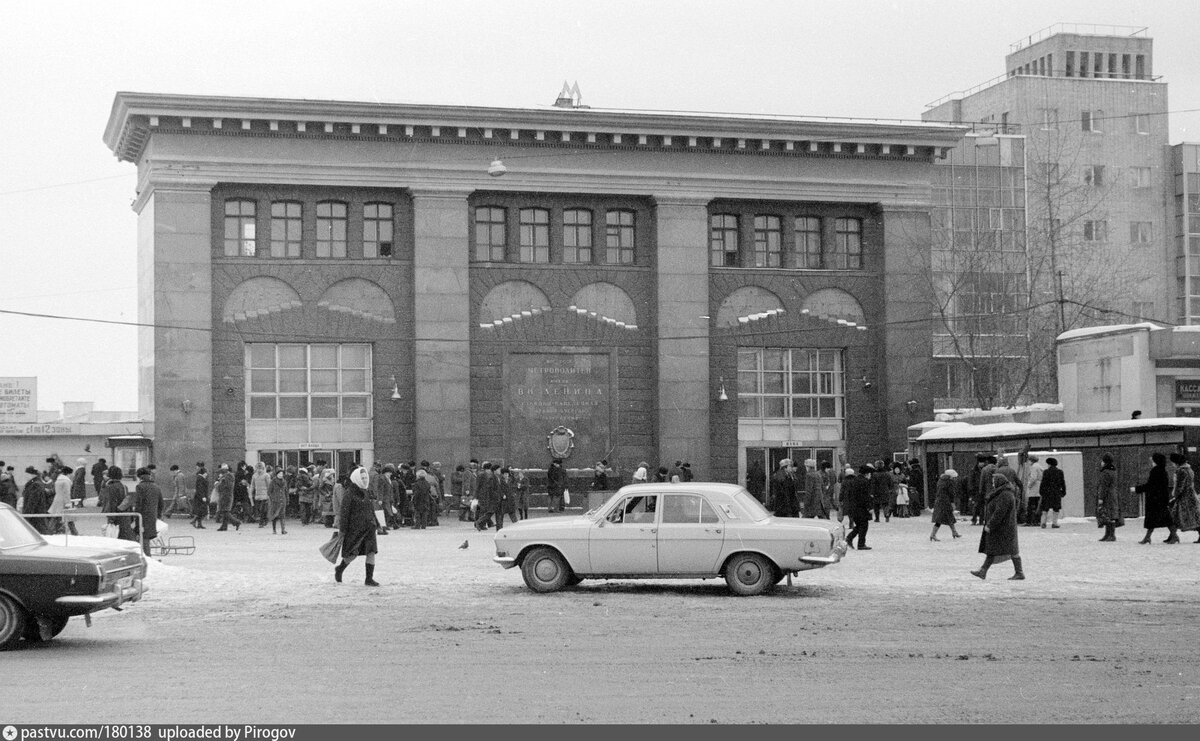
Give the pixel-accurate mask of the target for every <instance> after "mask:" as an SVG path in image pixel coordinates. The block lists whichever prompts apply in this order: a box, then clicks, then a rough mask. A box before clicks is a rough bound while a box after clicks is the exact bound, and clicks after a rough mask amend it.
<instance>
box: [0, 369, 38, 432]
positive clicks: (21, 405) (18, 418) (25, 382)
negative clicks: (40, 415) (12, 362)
mask: <svg viewBox="0 0 1200 741" xmlns="http://www.w3.org/2000/svg"><path fill="white" fill-rule="evenodd" d="M0 422H37V377H36V376H5V377H3V378H0Z"/></svg>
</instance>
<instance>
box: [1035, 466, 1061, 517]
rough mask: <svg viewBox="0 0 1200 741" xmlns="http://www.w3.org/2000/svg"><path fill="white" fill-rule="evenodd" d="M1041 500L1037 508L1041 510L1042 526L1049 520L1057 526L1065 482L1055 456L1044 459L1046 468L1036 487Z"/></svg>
mask: <svg viewBox="0 0 1200 741" xmlns="http://www.w3.org/2000/svg"><path fill="white" fill-rule="evenodd" d="M1038 493H1039V494H1040V495H1041V501H1040V502H1038V509H1040V510H1041V512H1042V527H1043V528H1045V527H1046V523H1047V522H1050V524H1051V527H1058V512H1059V510H1061V509H1062V500H1063V497H1064V496H1066V495H1067V482H1066V479H1065V478H1064V477H1063V472H1062V469H1061V468H1059V467H1058V459H1057V458H1047V459H1046V470H1045V471H1042V484H1041V486H1039V487H1038Z"/></svg>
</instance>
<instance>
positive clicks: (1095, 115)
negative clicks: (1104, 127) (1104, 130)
mask: <svg viewBox="0 0 1200 741" xmlns="http://www.w3.org/2000/svg"><path fill="white" fill-rule="evenodd" d="M1102 113H1103V111H1081V112H1080V114H1079V118H1080V123H1081V124H1082V127H1083V130H1084V131H1091V132H1094V133H1099V132H1100V119H1101V114H1102Z"/></svg>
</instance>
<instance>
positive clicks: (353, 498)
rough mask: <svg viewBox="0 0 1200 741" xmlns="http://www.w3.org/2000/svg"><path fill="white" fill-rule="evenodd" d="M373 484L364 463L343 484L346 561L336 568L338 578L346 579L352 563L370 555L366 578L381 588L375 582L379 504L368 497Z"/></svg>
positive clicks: (341, 525)
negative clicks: (368, 490) (360, 557)
mask: <svg viewBox="0 0 1200 741" xmlns="http://www.w3.org/2000/svg"><path fill="white" fill-rule="evenodd" d="M369 485H370V482H369V477H368V476H367V470H366V469H365V468H363V467H362V466H359V467H358V468H356V469H354V471H353V472H352V473H351V474H350V476H349V479H348V480H347V481H346V483H345V486H344V487H343V493H342V506H341V511H340V513H339V515H338V527H339V528H341V529H340V530H339V531H338V532H339V533H340V534H341V536H342V562H341V563H339V564H338V565H337V567H335V568H334V570H333V578H334V580H335V581H338V582H340V581H341V580H342V574H343V573H344V572H345V571H346V567H347V566H349V565H350V562H351V561H353V560H354V559H355V558H358V557H359V556H366V560H367V578H366V579H365V580H364V581H363V584H366V585H367V586H368V587H377V586H379V582H377V581H375V554H376V553H378V552H379V545H378V543H377V541H376V539H375V530H376V525H377V523H376V521H375V507H374V505H372V504H371V500H370V498H368V497H367V491H366V490H367V487H368V486H369Z"/></svg>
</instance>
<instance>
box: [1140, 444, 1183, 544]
mask: <svg viewBox="0 0 1200 741" xmlns="http://www.w3.org/2000/svg"><path fill="white" fill-rule="evenodd" d="M1150 460H1151V462H1153V463H1154V466H1153V468H1151V469H1150V475H1149V476H1147V477H1146V483H1144V484H1138V485H1137V487H1136V491H1137V493H1139V494H1145V495H1146V518H1145V520H1144V521H1143V525H1144V526H1145V528H1146V537H1144V538H1142V539H1141V540H1139V541H1138V543H1140V544H1141V545H1147V544H1149V543H1150V535H1151V534H1152V533H1153V532H1154V530H1155V528H1160V527H1165V528H1167V531H1168V532H1169V533H1170V534H1169V535H1168V536H1167V539H1166V540H1164V541H1163V542H1164V543H1178V542H1179V535H1178V534H1177V533H1176V532H1175V523H1174V522H1173V521H1172V520H1171V480H1170V478H1169V477H1168V476H1167V457H1166V456H1165V455H1163V454H1162V453H1154V454H1153V455H1151V456H1150Z"/></svg>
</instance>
